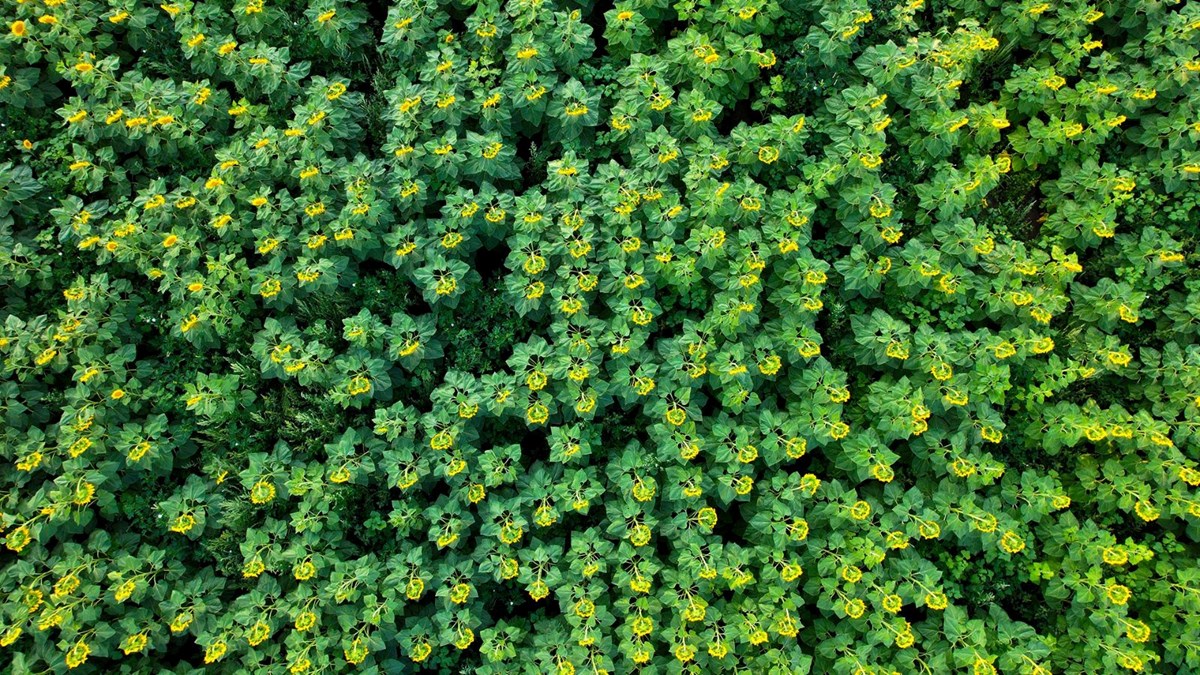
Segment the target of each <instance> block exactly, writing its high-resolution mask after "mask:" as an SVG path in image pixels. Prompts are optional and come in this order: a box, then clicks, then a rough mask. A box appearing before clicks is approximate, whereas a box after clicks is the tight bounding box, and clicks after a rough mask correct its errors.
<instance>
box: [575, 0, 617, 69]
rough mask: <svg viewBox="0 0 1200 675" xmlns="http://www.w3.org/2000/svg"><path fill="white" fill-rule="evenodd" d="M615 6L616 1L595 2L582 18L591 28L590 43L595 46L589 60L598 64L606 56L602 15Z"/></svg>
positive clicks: (604, 22)
mask: <svg viewBox="0 0 1200 675" xmlns="http://www.w3.org/2000/svg"><path fill="white" fill-rule="evenodd" d="M616 5H617V3H616V0H596V4H595V5H593V6H592V9H591V11H590V12H588V13H587V15H586V16H584V18H583V20H584V22H585V23H587V24H588V25H589V26H591V27H592V43H593V44H595V46H596V50H595V51H594V52H592V56H591V59H590V60H593V61H596V62H599V61H602V60H603V59H605V58H606V57H607V56H608V38H606V37H604V29H605V28H606V27H607V22H606V20H605V18H604V13H605V12H608V11H609V10H611V9H613V8H615V7H616Z"/></svg>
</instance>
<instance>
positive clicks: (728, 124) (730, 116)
mask: <svg viewBox="0 0 1200 675" xmlns="http://www.w3.org/2000/svg"><path fill="white" fill-rule="evenodd" d="M763 121H764V120H763V114H762V113H761V112H759V111H757V110H755V109H754V101H753V100H752V99H751V97H750V96H746V97H744V98H740V99H738V101H737V103H736V104H734V106H733V107H732V108H730V107H726V108H725V110H723V111H721V114H720V115H719V116H717V121H716V127H717V133H718V134H720V135H721V136H726V137H727V136H729V134H730V132H732V131H733V130H734V129H735V128H736V127H737V126H738V124H741V123H743V122H744V123H746V124H761V123H762V122H763Z"/></svg>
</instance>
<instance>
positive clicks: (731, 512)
mask: <svg viewBox="0 0 1200 675" xmlns="http://www.w3.org/2000/svg"><path fill="white" fill-rule="evenodd" d="M745 505H746V502H743V501H735V502H733V503H731V504H729V506H726V507H725V508H724V509H721V508H718V509H717V524H716V526H715V527H713V530H712V531H713V535H714V536H716V537H718V538H719V539H720V540H721V541H722V542H724V543H726V544H737V545H738V546H750V545H751V542H749V541H748V540H747V539H746V530H747V529H748V528H749V526H750V523H749V521H747V520H746V517H745V515H744V514H743V513H742V507H743V506H745Z"/></svg>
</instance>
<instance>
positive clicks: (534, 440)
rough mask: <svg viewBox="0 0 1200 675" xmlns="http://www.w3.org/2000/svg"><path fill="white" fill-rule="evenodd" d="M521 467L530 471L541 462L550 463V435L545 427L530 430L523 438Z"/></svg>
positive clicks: (521, 442) (521, 443)
mask: <svg viewBox="0 0 1200 675" xmlns="http://www.w3.org/2000/svg"><path fill="white" fill-rule="evenodd" d="M520 445H521V465H522V466H523V467H525V469H527V470H528V469H529V468H530V467H532V466H533V465H535V464H537V463H539V462H548V461H550V434H549V432H547V431H546V429H545V427H538V428H536V429H529V430H528V431H526V432H525V435H524V436H522V437H521V441H520Z"/></svg>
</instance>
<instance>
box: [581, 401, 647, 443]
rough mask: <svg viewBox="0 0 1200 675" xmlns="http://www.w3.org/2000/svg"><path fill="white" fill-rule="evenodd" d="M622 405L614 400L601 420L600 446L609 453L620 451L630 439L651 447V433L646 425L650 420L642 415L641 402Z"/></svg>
mask: <svg viewBox="0 0 1200 675" xmlns="http://www.w3.org/2000/svg"><path fill="white" fill-rule="evenodd" d="M620 406H621V404H620V403H617V402H614V403H613V404H612V406H611V407H610V408H609V411H608V413H607V414H605V415H604V416H603V417H602V418H601V419H600V420H599V424H600V447H601V448H604V449H607V450H608V451H609V453H619V452H620V451H621V450H622V449H623V448H624V447H625V446H626V445H628V444H629V443H630V441H637V443H638V444H640V445H641V446H642V447H649V443H650V434H649V432H647V431H646V426H647V425H648V424H649V423H650V420H648V419H646V418H645V416H643V415H642V406H641V403H640V402H638V403H634V404H633V406H632V407H630V408H628V409H624V408H621V407H620ZM593 423H595V422H593Z"/></svg>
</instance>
